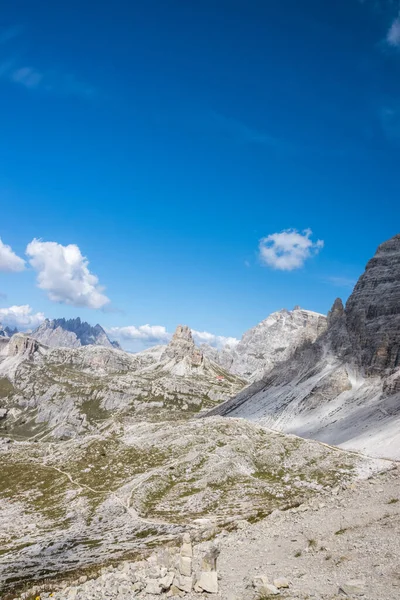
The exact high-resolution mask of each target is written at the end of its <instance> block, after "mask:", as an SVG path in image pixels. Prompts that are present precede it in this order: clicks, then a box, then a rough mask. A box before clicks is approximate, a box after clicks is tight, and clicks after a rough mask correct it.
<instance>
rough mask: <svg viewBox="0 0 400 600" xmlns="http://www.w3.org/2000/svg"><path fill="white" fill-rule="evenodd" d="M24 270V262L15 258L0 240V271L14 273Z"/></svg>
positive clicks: (9, 247) (9, 248)
mask: <svg viewBox="0 0 400 600" xmlns="http://www.w3.org/2000/svg"><path fill="white" fill-rule="evenodd" d="M24 269H25V261H24V260H23V259H22V258H20V257H19V256H17V255H16V254H15V252H13V250H12V249H11V246H7V244H4V243H3V242H2V241H1V238H0V271H8V272H16V271H23V270H24Z"/></svg>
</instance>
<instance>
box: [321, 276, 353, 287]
mask: <svg viewBox="0 0 400 600" xmlns="http://www.w3.org/2000/svg"><path fill="white" fill-rule="evenodd" d="M326 281H328V282H329V283H331V284H332V285H335V286H336V287H347V288H351V289H353V287H354V286H355V285H356V283H357V279H352V278H351V277H342V276H337V277H336V276H331V277H327V278H326Z"/></svg>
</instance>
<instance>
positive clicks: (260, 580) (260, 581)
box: [253, 575, 269, 588]
mask: <svg viewBox="0 0 400 600" xmlns="http://www.w3.org/2000/svg"><path fill="white" fill-rule="evenodd" d="M267 583H269V579H268V577H267V576H266V575H256V577H254V579H253V587H255V588H258V587H260V585H267Z"/></svg>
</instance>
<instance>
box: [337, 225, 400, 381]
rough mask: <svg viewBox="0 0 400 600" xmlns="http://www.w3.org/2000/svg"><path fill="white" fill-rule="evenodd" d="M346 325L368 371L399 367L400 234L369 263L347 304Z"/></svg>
mask: <svg viewBox="0 0 400 600" xmlns="http://www.w3.org/2000/svg"><path fill="white" fill-rule="evenodd" d="M345 313H346V326H347V330H348V333H349V336H350V339H351V342H352V344H353V346H354V349H355V351H356V353H357V358H358V360H359V362H360V364H361V365H362V366H363V367H365V368H366V369H367V370H368V371H371V372H377V371H378V372H379V371H382V370H383V369H393V368H395V367H398V366H399V364H400V234H399V235H395V236H394V237H393V238H391V239H390V240H388V241H387V242H384V243H383V244H381V245H380V246H379V248H378V249H377V251H376V253H375V256H374V257H373V258H372V259H371V260H370V261H369V262H368V264H367V266H366V269H365V272H364V273H363V275H361V277H360V279H359V280H358V282H357V284H356V286H355V288H354V291H353V293H352V294H351V296H350V298H349V299H348V301H347V303H346V311H345Z"/></svg>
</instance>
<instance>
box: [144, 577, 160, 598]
mask: <svg viewBox="0 0 400 600" xmlns="http://www.w3.org/2000/svg"><path fill="white" fill-rule="evenodd" d="M146 584H147V585H146V589H145V593H146V594H155V595H159V594H161V593H162V591H163V589H162V586H161V583H160V579H148V580H147V582H146Z"/></svg>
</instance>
